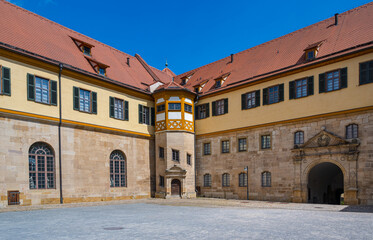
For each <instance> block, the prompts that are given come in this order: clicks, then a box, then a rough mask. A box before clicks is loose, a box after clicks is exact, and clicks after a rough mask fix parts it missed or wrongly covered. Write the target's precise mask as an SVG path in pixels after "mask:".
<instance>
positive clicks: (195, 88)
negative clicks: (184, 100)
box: [194, 85, 201, 93]
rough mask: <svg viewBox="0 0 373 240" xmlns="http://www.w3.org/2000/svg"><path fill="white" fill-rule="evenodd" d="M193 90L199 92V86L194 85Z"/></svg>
mask: <svg viewBox="0 0 373 240" xmlns="http://www.w3.org/2000/svg"><path fill="white" fill-rule="evenodd" d="M194 92H195V93H200V92H201V86H199V85H197V86H194Z"/></svg>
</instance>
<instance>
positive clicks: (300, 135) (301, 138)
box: [294, 131, 304, 145]
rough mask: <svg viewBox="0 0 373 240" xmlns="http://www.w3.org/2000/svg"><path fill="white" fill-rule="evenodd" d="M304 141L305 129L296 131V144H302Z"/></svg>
mask: <svg viewBox="0 0 373 240" xmlns="http://www.w3.org/2000/svg"><path fill="white" fill-rule="evenodd" d="M303 143H304V133H303V131H298V132H295V133H294V145H301V144H303Z"/></svg>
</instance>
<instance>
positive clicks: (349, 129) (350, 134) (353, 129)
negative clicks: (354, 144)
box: [346, 124, 359, 139]
mask: <svg viewBox="0 0 373 240" xmlns="http://www.w3.org/2000/svg"><path fill="white" fill-rule="evenodd" d="M358 129H359V127H358V125H357V124H350V125H347V126H346V139H352V138H358Z"/></svg>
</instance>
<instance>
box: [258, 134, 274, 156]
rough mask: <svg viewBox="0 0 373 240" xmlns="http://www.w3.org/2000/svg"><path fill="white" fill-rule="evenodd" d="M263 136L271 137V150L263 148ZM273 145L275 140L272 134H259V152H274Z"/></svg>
mask: <svg viewBox="0 0 373 240" xmlns="http://www.w3.org/2000/svg"><path fill="white" fill-rule="evenodd" d="M262 136H269V138H270V143H269V148H262ZM272 145H273V138H272V134H271V133H270V132H267V133H261V134H259V150H261V151H266V150H272Z"/></svg>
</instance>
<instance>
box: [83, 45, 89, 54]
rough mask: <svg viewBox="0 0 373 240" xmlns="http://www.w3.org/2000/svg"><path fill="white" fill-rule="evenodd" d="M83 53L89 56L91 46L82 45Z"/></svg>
mask: <svg viewBox="0 0 373 240" xmlns="http://www.w3.org/2000/svg"><path fill="white" fill-rule="evenodd" d="M83 53H84V54H85V55H88V56H91V48H90V47H88V46H83Z"/></svg>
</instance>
